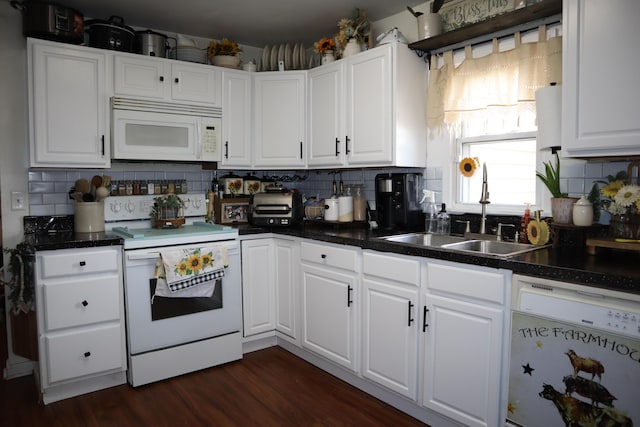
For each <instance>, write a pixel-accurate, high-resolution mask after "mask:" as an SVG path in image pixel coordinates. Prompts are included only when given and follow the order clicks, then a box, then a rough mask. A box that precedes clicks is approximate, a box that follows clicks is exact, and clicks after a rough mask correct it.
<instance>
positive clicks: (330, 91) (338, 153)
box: [307, 61, 346, 166]
mask: <svg viewBox="0 0 640 427" xmlns="http://www.w3.org/2000/svg"><path fill="white" fill-rule="evenodd" d="M308 86H309V87H308V97H307V105H308V108H309V116H308V118H309V120H308V134H309V137H308V153H309V159H308V163H309V166H342V165H343V162H344V158H345V149H346V147H345V137H346V135H345V130H344V121H345V120H344V99H345V96H344V63H343V61H340V62H335V63H332V64H330V65H324V66H322V67H317V68H315V69H313V70H311V71H309V83H308Z"/></svg>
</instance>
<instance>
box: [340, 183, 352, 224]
mask: <svg viewBox="0 0 640 427" xmlns="http://www.w3.org/2000/svg"><path fill="white" fill-rule="evenodd" d="M338 213H339V214H338V221H339V222H352V221H353V196H351V188H350V187H346V188H345V192H344V194H340V197H338Z"/></svg>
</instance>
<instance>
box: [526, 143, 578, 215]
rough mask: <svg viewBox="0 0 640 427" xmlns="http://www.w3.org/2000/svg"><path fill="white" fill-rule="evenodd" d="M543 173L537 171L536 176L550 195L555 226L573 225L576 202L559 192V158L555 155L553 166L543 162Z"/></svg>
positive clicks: (573, 198)
mask: <svg viewBox="0 0 640 427" xmlns="http://www.w3.org/2000/svg"><path fill="white" fill-rule="evenodd" d="M543 164H544V173H542V172H539V171H537V172H536V176H537V177H538V178H539V179H540V181H542V183H543V184H544V185H545V186H546V187H547V189H548V190H549V192H550V193H551V216H552V217H553V222H555V223H556V224H572V223H573V204H574V203H575V202H576V200H578V199H577V198H575V197H569V195H568V194H567V193H565V192H563V191H561V190H560V156H558V153H556V161H555V164H553V163H551V161H549V162H544V163H543Z"/></svg>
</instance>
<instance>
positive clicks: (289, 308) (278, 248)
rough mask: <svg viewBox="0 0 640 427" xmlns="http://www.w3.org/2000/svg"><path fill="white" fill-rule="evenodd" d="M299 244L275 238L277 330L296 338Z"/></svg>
mask: <svg viewBox="0 0 640 427" xmlns="http://www.w3.org/2000/svg"><path fill="white" fill-rule="evenodd" d="M297 248H298V246H297V244H296V243H295V242H293V241H290V240H284V239H274V252H275V257H276V260H275V266H276V268H275V289H276V330H277V331H279V332H282V333H283V334H286V335H288V336H290V337H291V338H294V339H295V338H296V337H297V336H298V334H297V323H298V322H297V320H296V315H297V310H296V301H297V297H298V290H297V284H298V272H299V270H298V264H299V262H298V250H297Z"/></svg>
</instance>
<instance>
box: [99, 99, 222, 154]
mask: <svg viewBox="0 0 640 427" xmlns="http://www.w3.org/2000/svg"><path fill="white" fill-rule="evenodd" d="M111 106H112V109H111V112H112V120H111V126H112V129H111V136H112V147H111V148H112V150H111V153H112V157H113V158H114V159H122V160H168V161H195V162H219V161H220V160H221V147H220V138H221V135H222V133H221V127H222V111H221V109H220V108H215V107H202V106H192V105H186V104H175V103H168V102H157V101H144V100H137V99H130V98H116V97H114V98H112V100H111Z"/></svg>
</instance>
